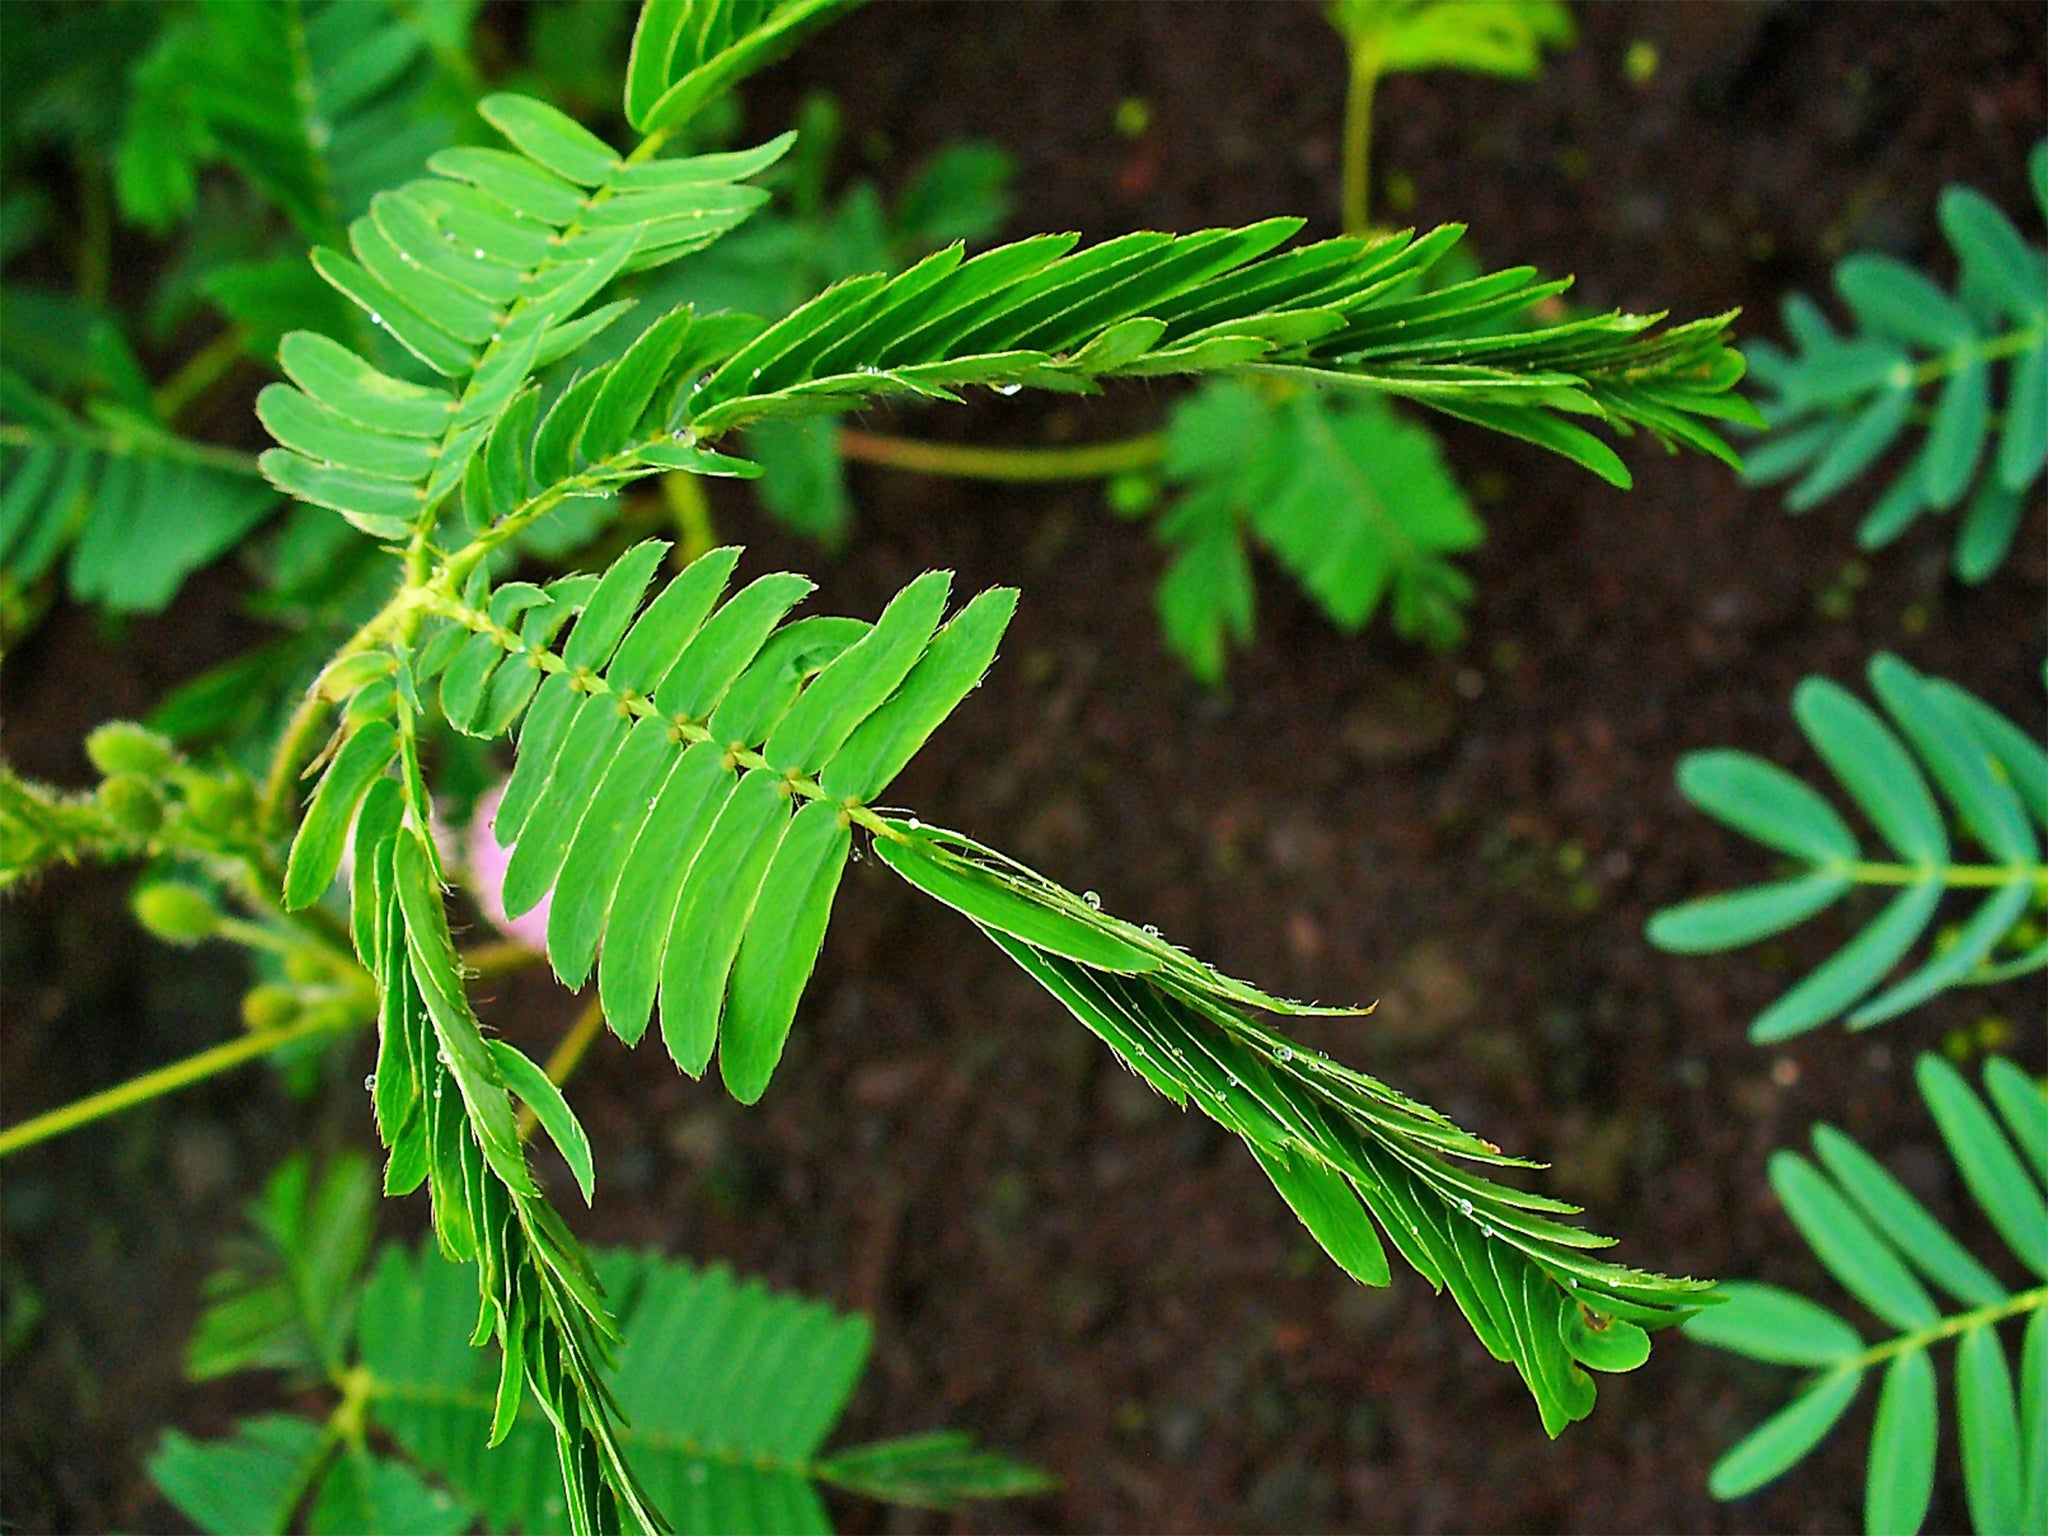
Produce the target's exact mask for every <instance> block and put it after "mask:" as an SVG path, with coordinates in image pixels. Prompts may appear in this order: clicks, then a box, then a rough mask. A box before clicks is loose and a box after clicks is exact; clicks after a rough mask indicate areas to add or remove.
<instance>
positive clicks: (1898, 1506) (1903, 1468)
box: [1863, 1349, 1941, 1532]
mask: <svg viewBox="0 0 2048 1536" xmlns="http://www.w3.org/2000/svg"><path fill="white" fill-rule="evenodd" d="M1940 1432H1941V1410H1940V1408H1939V1406H1938V1405H1937V1404H1936V1402H1935V1395H1934V1367H1933V1365H1932V1364H1930V1363H1929V1361H1928V1359H1927V1352H1926V1351H1925V1350H1920V1349H1909V1350H1906V1351H1904V1352H1903V1353H1901V1354H1900V1355H1898V1356H1897V1357H1896V1358H1895V1359H1894V1360H1893V1361H1892V1363H1891V1364H1890V1365H1889V1366H1887V1367H1886V1368H1885V1373H1884V1388H1883V1390H1882V1391H1881V1392H1880V1393H1879V1394H1878V1399H1877V1422H1876V1425H1875V1427H1874V1428H1873V1429H1872V1430H1871V1434H1870V1470H1869V1476H1868V1479H1867V1481H1866V1482H1865V1485H1864V1493H1863V1510H1864V1514H1863V1523H1864V1529H1865V1530H1868V1531H1876V1532H1884V1531H1906V1532H1912V1531H1917V1530H1919V1529H1920V1524H1921V1522H1922V1521H1923V1520H1925V1519H1926V1518H1927V1506H1928V1504H1929V1503H1930V1502H1931V1501H1932V1500H1933V1497H1934V1453H1935V1449H1936V1444H1937V1441H1938V1439H1939V1436H1940Z"/></svg>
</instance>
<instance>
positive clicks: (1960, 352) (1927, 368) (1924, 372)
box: [1913, 325, 2048, 389]
mask: <svg viewBox="0 0 2048 1536" xmlns="http://www.w3.org/2000/svg"><path fill="white" fill-rule="evenodd" d="M2044 338H2048V325H2034V326H2029V327H2028V328H2027V329H2025V330H2022V331H2007V332H2006V333H2005V334H2004V335H2003V336H1994V337H1992V338H1991V339H1990V340H1989V341H1983V342H1979V341H1966V342H1964V343H1963V344H1962V345H1961V346H1959V347H1952V348H1950V349H1949V350H1948V351H1946V352H1943V353H1941V354H1940V355H1939V356H1936V357H1930V358H1929V359H1927V361H1926V362H1924V363H1922V364H1920V365H1919V367H1917V368H1915V369H1914V370H1913V387H1914V388H1915V389H1918V388H1919V387H1920V386H1921V385H1923V384H1932V383H1934V382H1935V380H1937V379H1945V378H1947V377H1948V376H1949V375H1950V374H1952V373H1954V372H1955V371H1956V370H1957V369H1959V368H1964V367H1967V366H1968V365H1969V364H1971V363H1995V362H1997V361H1998V360H1999V359H2000V358H2001V357H2016V356H2018V355H2019V354H2020V353H2022V352H2031V351H2033V350H2034V348H2036V347H2038V346H2040V345H2041V343H2042V341H2043V339H2044Z"/></svg>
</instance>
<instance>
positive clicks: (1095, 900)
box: [1081, 891, 1102, 912]
mask: <svg viewBox="0 0 2048 1536" xmlns="http://www.w3.org/2000/svg"><path fill="white" fill-rule="evenodd" d="M1081 899H1082V900H1083V901H1085V902H1086V903H1088V910H1089V911H1091V912H1100V911H1101V910H1102V898H1101V897H1100V896H1098V895H1096V894H1095V893H1094V892H1093V891H1083V892H1082V893H1081Z"/></svg>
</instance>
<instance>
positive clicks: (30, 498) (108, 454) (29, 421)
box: [0, 371, 282, 613]
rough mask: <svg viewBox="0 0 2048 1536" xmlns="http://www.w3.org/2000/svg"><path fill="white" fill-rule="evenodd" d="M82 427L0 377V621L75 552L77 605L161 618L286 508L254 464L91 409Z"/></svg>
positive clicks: (127, 414) (71, 571) (102, 405)
mask: <svg viewBox="0 0 2048 1536" xmlns="http://www.w3.org/2000/svg"><path fill="white" fill-rule="evenodd" d="M91 411H92V415H91V418H90V419H86V420H81V419H80V418H78V417H76V416H73V415H72V414H71V413H70V412H68V411H66V410H64V409H63V408H62V407H61V406H59V405H57V404H56V402H54V401H52V400H50V399H49V398H48V397H46V396H44V395H42V394H40V393H39V392H37V391H36V390H34V389H33V388H32V387H30V386H29V385H28V384H27V383H25V382H24V381H23V380H21V379H20V378H19V377H18V376H16V375H14V374H13V373H11V372H7V371H0V415H4V420H0V569H4V571H5V575H4V576H0V611H4V612H13V611H14V610H16V609H17V608H18V607H19V606H20V605H21V603H22V601H23V597H24V594H25V593H26V591H27V589H28V588H29V587H30V586H31V585H32V584H33V583H35V582H37V581H39V580H41V579H42V578H43V577H44V576H46V575H48V574H49V572H50V571H51V570H52V568H53V567H54V566H55V565H56V563H57V562H58V561H59V560H60V559H63V558H64V557H65V556H66V555H67V553H68V555H69V560H68V563H67V565H66V573H67V585H68V587H69V590H70V592H71V595H72V596H73V597H74V598H77V599H78V600H80V601H82V602H91V603H98V604H100V605H102V606H103V607H106V608H108V609H111V610H113V611H115V612H117V613H154V612H156V611H157V610H159V609H161V608H162V607H163V606H164V605H165V604H166V603H168V602H169V601H170V600H171V598H172V597H174V596H175V595H176V594H177V591H178V589H179V588H180V587H181V586H183V585H184V582H185V578H186V577H188V576H190V575H191V574H192V573H193V572H194V571H196V570H198V569H199V568H200V567H201V566H203V565H206V564H209V563H210V562H212V561H213V560H216V559H218V558H219V557H220V556H221V555H222V554H225V553H226V552H227V551H228V550H230V549H232V548H234V547H235V546H236V545H237V544H239V543H240V542H241V540H242V539H243V538H244V537H245V536H246V535H247V534H248V533H249V531H250V530H251V529H252V528H254V527H255V526H256V525H257V524H258V523H260V522H262V521H263V519H264V518H266V517H268V516H269V515H270V514H271V513H272V512H274V511H275V510H276V509H277V507H278V506H279V504H280V503H281V501H282V498H281V497H280V496H279V495H278V494H277V492H276V491H274V490H272V489H271V488H270V487H269V486H268V485H266V484H264V482H263V479H262V477H261V475H260V474H259V473H258V472H257V469H256V465H255V463H254V462H253V461H252V460H250V459H249V458H248V457H247V456H246V455H244V454H240V453H234V452H231V451H229V450H227V449H223V448H215V447H212V446H211V445H209V444H205V443H195V442H191V441H188V440H187V439H185V438H181V437H178V436H176V435H175V434H173V433H171V432H168V431H166V430H165V429H164V428H163V427H161V426H159V425H157V424H156V423H155V422H153V421H151V420H149V419H148V418H147V417H145V416H142V415H140V414H139V413H136V412H132V411H127V410H123V409H122V408H120V407H118V406H116V405H114V404H112V403H110V402H95V403H94V404H93V405H92V406H91Z"/></svg>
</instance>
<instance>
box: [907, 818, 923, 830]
mask: <svg viewBox="0 0 2048 1536" xmlns="http://www.w3.org/2000/svg"><path fill="white" fill-rule="evenodd" d="M903 825H905V826H906V827H908V828H910V830H911V831H913V832H915V831H916V830H917V829H918V828H919V827H922V826H923V825H924V823H923V822H921V821H919V820H918V819H917V818H916V817H915V816H906V817H904V818H903Z"/></svg>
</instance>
